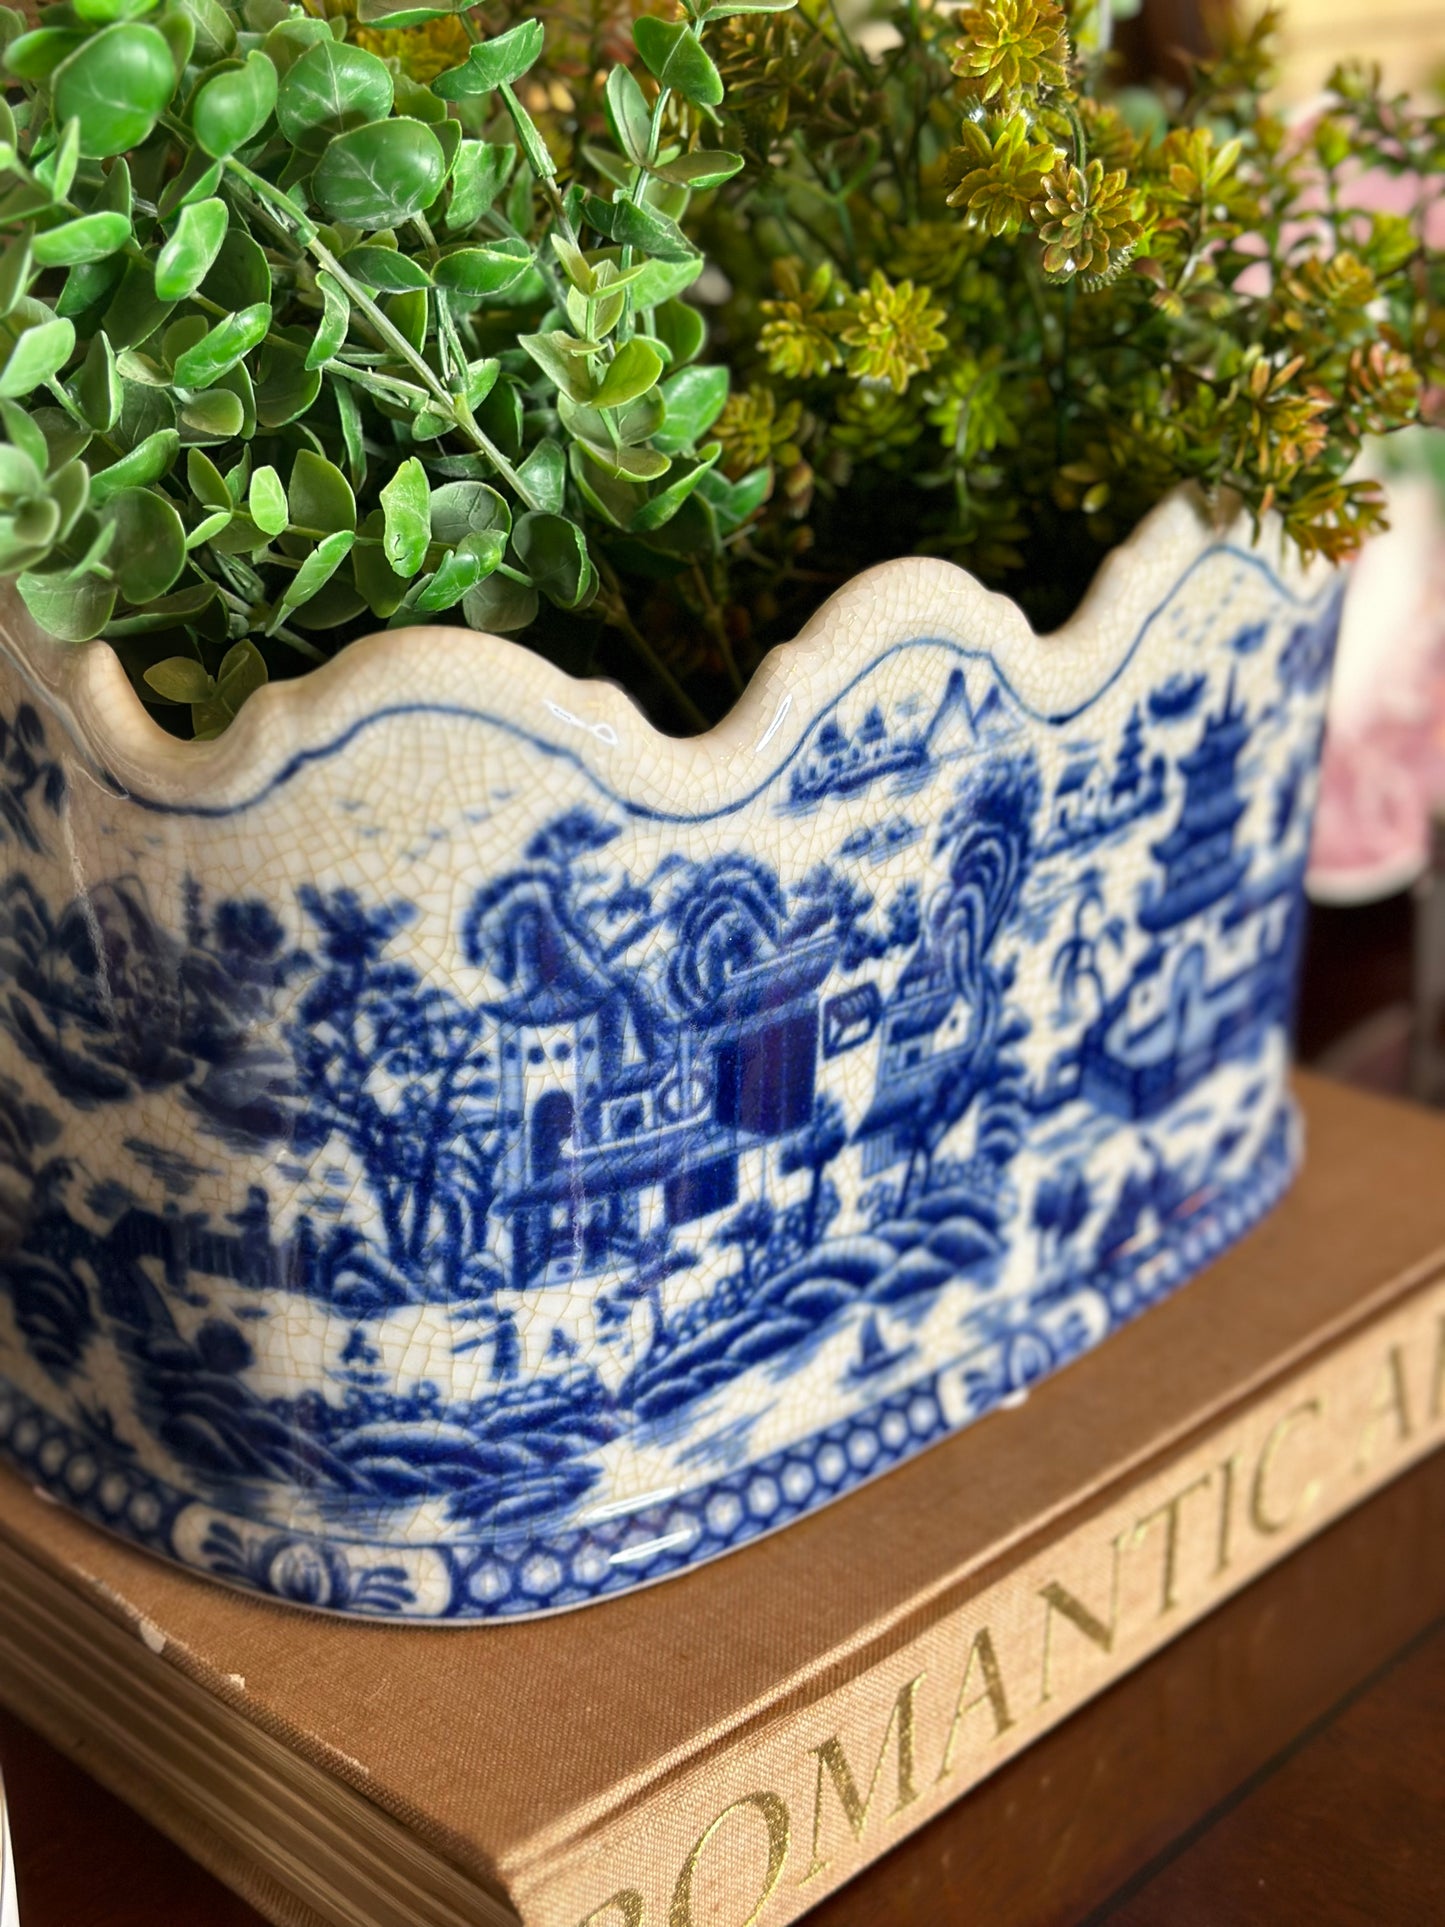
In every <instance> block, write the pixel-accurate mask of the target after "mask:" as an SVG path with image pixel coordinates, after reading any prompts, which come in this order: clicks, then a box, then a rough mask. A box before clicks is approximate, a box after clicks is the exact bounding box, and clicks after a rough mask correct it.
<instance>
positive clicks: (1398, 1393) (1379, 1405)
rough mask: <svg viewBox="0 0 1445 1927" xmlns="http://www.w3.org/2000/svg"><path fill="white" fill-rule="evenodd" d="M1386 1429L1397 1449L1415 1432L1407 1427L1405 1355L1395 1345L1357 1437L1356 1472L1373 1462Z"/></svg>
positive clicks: (1388, 1355)
mask: <svg viewBox="0 0 1445 1927" xmlns="http://www.w3.org/2000/svg"><path fill="white" fill-rule="evenodd" d="M1386 1425H1389V1426H1391V1427H1392V1429H1393V1431H1394V1435H1395V1443H1396V1444H1397V1445H1403V1444H1404V1443H1405V1441H1406V1439H1408V1438H1409V1437H1410V1434H1411V1432H1412V1431H1413V1430H1414V1427H1413V1426H1412V1425H1411V1423H1410V1394H1409V1388H1408V1386H1407V1385H1406V1383H1405V1355H1404V1353H1403V1352H1402V1351H1401V1349H1400V1347H1399V1346H1398V1345H1392V1346H1391V1347H1390V1349H1389V1350H1388V1351H1387V1352H1386V1353H1385V1358H1384V1363H1383V1364H1382V1365H1381V1366H1380V1371H1379V1376H1378V1378H1377V1379H1376V1381H1375V1395H1374V1397H1373V1398H1372V1399H1371V1401H1370V1409H1369V1412H1368V1414H1367V1416H1366V1419H1365V1429H1364V1431H1363V1432H1361V1434H1360V1449H1359V1451H1358V1452H1357V1453H1356V1454H1355V1470H1356V1471H1357V1472H1363V1471H1364V1470H1365V1469H1366V1468H1367V1466H1368V1465H1369V1463H1370V1461H1371V1459H1373V1458H1374V1456H1375V1448H1376V1446H1377V1445H1378V1444H1379V1442H1380V1433H1381V1431H1382V1429H1383V1428H1384V1427H1385V1426H1386Z"/></svg>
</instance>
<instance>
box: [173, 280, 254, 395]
mask: <svg viewBox="0 0 1445 1927" xmlns="http://www.w3.org/2000/svg"><path fill="white" fill-rule="evenodd" d="M270 326H271V309H270V306H269V304H268V303H267V302H264V301H258V302H256V303H255V305H254V306H253V307H249V308H242V310H241V312H240V313H239V314H232V315H227V316H226V318H225V320H224V321H218V322H217V323H216V325H215V327H214V328H212V329H210V330H209V332H208V333H206V334H205V335H204V336H203V337H202V338H201V340H199V341H198V342H197V343H196V344H195V346H194V347H193V348H187V349H186V351H185V353H184V354H182V355H180V356H178V357H177V360H176V365H175V367H174V368H173V369H172V371H171V372H172V374H173V375H174V377H175V382H176V386H177V387H178V388H210V387H213V386H214V385H215V383H216V382H217V381H218V380H219V379H220V377H221V376H222V375H224V374H225V373H226V372H227V371H228V370H229V369H231V368H234V367H235V365H236V363H237V362H238V361H240V360H242V359H243V358H244V357H245V356H246V355H248V354H250V352H251V350H252V349H253V348H254V347H255V346H256V345H257V343H258V342H261V341H264V340H265V338H266V332H267V330H268V329H269V328H270Z"/></svg>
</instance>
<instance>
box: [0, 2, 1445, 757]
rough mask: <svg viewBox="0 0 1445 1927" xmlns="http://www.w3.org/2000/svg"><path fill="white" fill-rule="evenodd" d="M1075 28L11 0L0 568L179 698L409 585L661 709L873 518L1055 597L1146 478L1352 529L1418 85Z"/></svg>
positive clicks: (685, 722)
mask: <svg viewBox="0 0 1445 1927" xmlns="http://www.w3.org/2000/svg"><path fill="white" fill-rule="evenodd" d="M1109 20H1110V9H1109V7H1108V5H1107V4H1106V0H1069V3H1068V4H1065V3H1064V0H971V3H970V4H965V5H963V6H962V7H960V8H958V9H957V10H955V9H953V8H952V7H947V6H942V7H940V6H936V5H929V4H925V3H924V0H909V3H908V4H906V5H903V6H890V5H883V4H875V3H874V0H837V3H836V4H835V0H800V4H798V5H797V6H796V8H795V7H794V0H715V3H714V0H683V4H681V5H680V6H679V5H677V4H676V0H566V4H565V5H564V6H561V7H559V8H557V9H555V10H551V11H549V12H548V13H547V14H546V15H545V16H542V17H538V16H537V15H536V14H535V13H534V12H533V11H531V10H530V7H528V6H527V5H525V4H521V0H486V4H484V5H483V6H480V7H476V8H470V9H469V8H465V7H460V6H448V5H445V4H442V5H421V6H415V7H407V6H405V5H404V4H399V0H308V5H307V6H302V5H299V4H291V0H63V3H62V4H58V5H52V6H49V7H46V8H44V9H42V12H41V15H40V24H39V25H38V26H31V25H29V23H28V22H27V21H25V20H24V19H22V18H21V16H20V15H19V14H18V13H14V12H12V11H9V10H8V9H0V44H3V49H4V64H5V71H6V74H7V76H8V86H7V93H6V102H5V104H3V105H0V429H3V433H4V441H3V442H0V575H5V576H9V577H13V578H15V579H16V580H17V582H18V589H19V593H20V594H21V595H22V596H23V598H24V600H25V602H26V603H27V605H28V606H29V608H30V609H31V611H32V612H33V613H34V615H35V616H36V618H37V619H38V620H39V621H40V622H41V623H42V624H43V625H44V627H45V628H47V629H48V630H49V631H50V632H51V633H52V634H54V635H55V636H58V637H60V638H63V639H72V640H76V641H80V640H84V639H87V638H90V637H94V636H98V635H104V636H106V637H107V638H109V639H110V640H111V641H112V642H113V643H114V644H115V646H116V648H117V649H118V650H119V651H120V653H121V656H122V659H123V661H124V662H125V663H126V665H127V668H128V669H129V671H130V673H131V675H132V677H133V679H134V681H135V683H136V686H137V688H138V689H139V690H140V692H141V694H142V695H143V696H144V697H145V699H146V700H147V701H149V702H151V703H153V704H156V705H157V706H158V713H159V714H160V715H161V716H162V718H163V719H164V720H166V721H167V722H168V723H170V724H171V725H172V726H173V727H175V728H177V729H178V730H180V731H181V732H183V733H184V732H187V731H189V732H192V733H195V734H198V735H203V736H205V735H213V734H215V733H216V732H217V731H219V730H220V729H222V728H224V727H225V726H226V724H227V723H228V722H229V720H230V719H231V718H232V717H233V716H234V714H235V712H236V710H237V708H238V707H239V705H240V703H241V702H242V701H243V700H244V699H245V698H246V696H248V695H249V694H250V693H251V692H252V691H253V690H255V689H256V688H257V687H258V686H260V684H261V683H263V682H264V681H266V680H267V679H268V677H280V676H288V675H295V674H297V673H299V672H300V671H302V670H304V669H306V668H307V667H309V666H310V665H311V664H313V663H315V662H317V661H320V660H322V659H324V658H325V657H327V656H329V655H331V654H334V653H335V651H336V650H337V649H338V648H340V647H342V646H344V645H345V644H346V643H347V642H348V641H350V640H352V639H353V638H355V637H358V636H361V635H364V634H367V633H369V632H371V631H373V630H375V629H376V628H378V627H380V626H384V625H387V624H391V625H394V626H402V625H408V624H414V623H418V622H425V621H428V620H431V619H433V618H440V619H443V620H446V621H451V622H456V621H459V620H460V621H464V622H466V623H469V624H471V625H472V626H474V627H476V628H480V629H486V630H492V631H500V632H502V633H510V634H515V635H517V636H518V637H519V638H520V639H521V640H523V641H525V642H527V643H528V644H529V645H530V646H532V647H534V648H536V649H538V650H540V651H542V652H543V653H545V654H548V655H549V656H551V657H552V658H553V659H554V660H556V661H557V662H559V663H560V664H562V665H563V666H564V667H565V668H567V669H569V670H571V671H573V672H574V673H592V672H600V673H607V674H611V675H614V676H617V677H618V678H619V679H620V680H622V681H623V682H624V683H626V685H627V686H628V687H629V688H630V689H632V690H633V692H634V693H635V694H636V695H638V697H639V698H640V699H641V700H642V701H643V703H644V706H645V707H646V708H648V710H649V711H650V713H652V714H653V715H654V716H655V717H656V718H657V720H659V721H660V722H662V723H664V724H667V725H670V726H674V727H684V728H696V727H699V726H701V725H702V724H704V723H706V722H708V721H710V720H712V719H714V718H715V717H716V716H717V715H718V714H720V713H721V712H722V711H723V710H724V709H726V708H727V707H728V705H729V704H730V703H731V701H732V700H733V699H734V697H735V696H736V694H737V692H738V691H739V690H740V689H741V687H742V686H743V684H744V682H745V680H746V678H747V676H748V675H749V674H750V673H751V672H752V670H753V668H754V667H755V666H756V663H757V661H758V659H759V657H760V655H761V653H762V652H763V650H764V649H766V648H767V647H768V646H770V645H771V643H773V642H775V641H778V640H781V639H783V638H784V637H786V636H788V635H790V634H792V633H795V632H796V630H797V628H798V627H799V626H800V624H801V622H802V620H803V619H804V618H805V617H806V615H807V614H808V612H809V610H810V608H811V607H813V606H815V605H816V603H817V601H818V600H819V599H820V598H821V597H822V595H823V594H825V593H826V592H827V591H828V590H829V589H830V588H833V587H835V586H838V585H839V584H841V583H842V582H843V581H844V580H846V579H847V578H848V576H850V575H851V574H853V573H855V572H856V571H857V570H858V569H859V568H861V567H864V566H866V565H867V564H868V563H869V562H872V561H876V560H879V559H882V558H884V557H886V556H889V555H894V554H902V553H908V552H912V551H916V550H923V551H931V552H934V553H939V554H944V555H948V556H950V557H953V558H954V559H956V560H958V561H960V562H962V563H963V564H964V565H965V566H967V567H969V568H971V569H972V570H973V571H974V572H975V573H976V574H978V575H980V576H981V577H982V578H983V579H984V580H986V581H989V582H991V583H994V584H997V585H998V586H1001V587H1004V588H1007V589H1009V590H1011V591H1012V592H1014V593H1015V594H1017V595H1018V596H1019V599H1020V600H1021V601H1022V602H1023V603H1024V605H1025V607H1026V608H1028V609H1029V611H1030V613H1031V614H1032V615H1033V616H1034V618H1035V620H1036V621H1039V622H1041V623H1042V622H1048V621H1053V620H1057V619H1058V618H1060V617H1061V616H1063V615H1064V614H1066V613H1067V612H1068V609H1069V608H1070V607H1071V606H1072V605H1073V603H1074V602H1075V601H1076V600H1077V597H1078V595H1079V593H1080V591H1081V589H1082V588H1083V586H1084V584H1085V583H1086V581H1087V579H1088V576H1089V574H1090V573H1091V572H1092V569H1093V567H1094V565H1095V563H1096V562H1097V560H1098V557H1099V556H1100V554H1101V553H1102V552H1103V549H1104V548H1105V547H1106V546H1107V545H1108V544H1110V543H1112V542H1114V541H1117V540H1118V539H1120V538H1121V537H1122V536H1123V535H1125V534H1126V533H1127V532H1128V530H1129V529H1130V528H1131V527H1132V526H1133V525H1134V524H1135V523H1136V522H1137V521H1138V520H1139V519H1140V517H1141V516H1142V515H1143V514H1144V513H1146V512H1147V510H1148V509H1149V508H1150V507H1151V506H1152V504H1153V503H1154V502H1155V501H1157V500H1158V499H1159V497H1160V496H1161V495H1163V494H1164V493H1166V492H1167V490H1168V489H1169V488H1171V487H1172V486H1174V485H1175V484H1176V483H1178V482H1180V481H1190V480H1192V481H1194V482H1196V483H1198V484H1199V485H1200V486H1201V487H1202V488H1203V490H1204V492H1205V494H1206V495H1207V496H1209V497H1211V498H1217V497H1220V496H1222V495H1223V494H1224V493H1225V492H1226V491H1228V492H1230V493H1231V494H1232V495H1234V496H1237V497H1240V498H1242V499H1243V500H1244V501H1245V503H1246V504H1247V505H1248V506H1249V507H1250V508H1251V509H1252V510H1253V511H1254V512H1255V513H1256V514H1262V513H1263V512H1264V511H1265V510H1266V509H1270V508H1274V509H1277V510H1278V511H1279V512H1280V513H1281V514H1282V516H1283V518H1284V522H1285V526H1286V528H1287V530H1288V532H1289V533H1290V535H1291V536H1292V537H1293V538H1294V539H1295V541H1296V542H1297V543H1298V544H1299V545H1300V546H1301V547H1302V548H1304V549H1306V550H1322V551H1324V552H1325V553H1327V554H1331V555H1336V556H1344V555H1347V554H1348V553H1350V552H1351V550H1352V549H1353V548H1354V547H1355V546H1356V545H1357V544H1358V542H1359V540H1360V539H1361V538H1362V537H1363V535H1364V534H1366V533H1367V532H1368V530H1369V529H1370V527H1371V526H1373V525H1374V523H1375V522H1376V521H1377V520H1378V517H1379V504H1378V501H1377V499H1376V497H1375V496H1374V494H1373V492H1372V489H1371V486H1370V485H1369V484H1366V483H1361V482H1358V481H1357V480H1355V479H1354V478H1353V477H1352V476H1351V474H1350V472H1349V471H1350V468H1351V464H1352V463H1353V461H1354V459H1355V456H1356V454H1357V453H1358V451H1359V448H1360V445H1361V442H1362V439H1363V437H1364V436H1365V435H1366V434H1373V433H1377V432H1381V431H1387V430H1390V429H1393V428H1396V427H1399V426H1402V425H1404V424H1406V423H1408V422H1411V421H1415V420H1417V419H1420V418H1421V416H1422V413H1424V412H1425V405H1426V403H1427V402H1428V399H1429V396H1430V394H1431V392H1432V384H1433V386H1434V387H1435V388H1437V389H1438V388H1439V386H1440V385H1441V384H1442V383H1445V263H1442V257H1441V254H1440V252H1439V250H1438V249H1436V250H1432V249H1430V248H1429V247H1427V246H1426V245H1425V242H1424V239H1423V228H1424V215H1425V211H1426V205H1427V203H1428V200H1429V198H1430V196H1431V194H1432V193H1433V192H1434V188H1433V186H1432V183H1433V182H1437V181H1438V179H1439V178H1440V175H1441V173H1442V170H1445V116H1442V115H1441V114H1440V113H1439V112H1438V111H1434V110H1430V109H1428V108H1425V107H1420V106H1415V105H1412V104H1411V103H1409V102H1407V101H1404V100H1396V99H1392V98H1390V97H1389V96H1388V95H1386V94H1385V93H1384V92H1383V91H1382V89H1381V87H1380V84H1379V80H1378V76H1377V75H1372V74H1371V73H1369V72H1368V71H1348V72H1346V71H1342V72H1341V73H1340V74H1339V75H1337V76H1336V77H1335V80H1334V82H1333V83H1332V87H1333V92H1332V96H1331V100H1330V103H1329V107H1328V111H1327V112H1326V113H1325V114H1324V115H1323V116H1322V117H1321V118H1320V119H1319V120H1318V122H1317V124H1315V125H1313V126H1312V127H1309V128H1304V129H1290V128H1287V127H1286V126H1285V125H1284V124H1283V123H1282V122H1281V121H1280V120H1279V119H1278V118H1277V117H1276V116H1275V115H1274V113H1273V112H1272V111H1271V108H1270V106H1269V100H1268V87H1269V84H1270V80H1271V68H1270V52H1269V36H1270V32H1271V22H1270V20H1269V19H1268V18H1266V19H1265V21H1263V22H1262V23H1260V24H1258V25H1256V26H1253V27H1249V28H1247V29H1244V30H1241V31H1239V32H1237V33H1234V34H1233V35H1232V37H1227V38H1226V40H1225V41H1224V43H1223V44H1222V45H1221V47H1220V50H1219V53H1218V55H1217V57H1216V58H1214V59H1212V60H1210V61H1208V62H1204V63H1201V64H1200V65H1199V66H1198V68H1197V70H1196V72H1195V74H1194V76H1193V79H1192V82H1191V84H1190V85H1189V86H1188V87H1187V88H1185V89H1182V90H1174V91H1172V92H1171V91H1170V90H1168V89H1156V90H1152V91H1148V92H1146V91H1143V90H1140V89H1127V88H1122V87H1120V86H1119V85H1118V84H1117V82H1116V78H1115V69H1114V67H1113V64H1112V62H1111V59H1110V54H1109ZM544 22H545V24H544ZM1362 176H1364V177H1369V178H1374V177H1379V176H1390V177H1393V178H1395V179H1396V180H1403V181H1405V182H1407V183H1408V182H1411V181H1413V182H1415V183H1416V184H1417V190H1418V191H1417V193H1416V204H1415V207H1414V210H1413V213H1412V214H1410V215H1402V214H1382V213H1371V212H1368V211H1367V210H1366V209H1365V208H1364V207H1362V206H1361V204H1360V196H1359V194H1358V193H1357V188H1358V186H1359V183H1360V180H1361V178H1362ZM705 267H706V268H707V273H706V275H704V269H705Z"/></svg>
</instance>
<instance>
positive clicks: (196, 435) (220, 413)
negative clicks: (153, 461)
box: [180, 388, 246, 442]
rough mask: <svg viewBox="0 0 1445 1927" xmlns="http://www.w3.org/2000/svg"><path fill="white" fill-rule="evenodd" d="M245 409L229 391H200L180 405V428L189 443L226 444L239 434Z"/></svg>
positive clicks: (237, 397) (243, 420) (236, 396)
mask: <svg viewBox="0 0 1445 1927" xmlns="http://www.w3.org/2000/svg"><path fill="white" fill-rule="evenodd" d="M245 421H246V410H245V408H244V407H243V406H242V403H241V398H240V396H239V395H233V394H232V393H231V391H230V389H229V388H203V389H202V390H201V391H200V393H199V394H196V395H192V396H191V398H190V400H189V401H187V402H183V403H182V404H181V411H180V427H181V433H182V436H183V438H184V439H185V440H186V441H188V442H192V441H200V442H225V441H230V440H232V438H233V437H235V436H237V435H239V434H240V433H241V430H242V428H243V427H244V426H245Z"/></svg>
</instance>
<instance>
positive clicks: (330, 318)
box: [306, 271, 351, 368]
mask: <svg viewBox="0 0 1445 1927" xmlns="http://www.w3.org/2000/svg"><path fill="white" fill-rule="evenodd" d="M316 287H317V290H318V292H319V293H320V296H321V301H322V311H321V322H320V325H319V326H318V328H317V330H316V334H315V337H314V339H313V340H312V343H311V346H310V347H309V348H308V349H307V350H306V366H307V367H308V368H324V367H325V366H326V364H327V362H328V361H330V360H331V359H332V357H333V356H334V355H335V354H336V352H337V350H338V349H339V348H340V347H341V344H342V343H343V342H344V341H345V340H346V331H347V329H348V328H349V327H350V326H351V303H350V302H349V301H348V300H347V298H346V295H345V293H344V292H343V290H342V288H341V286H340V284H339V283H338V282H337V281H336V280H335V279H334V278H333V276H331V275H329V274H327V273H325V272H324V271H323V272H322V273H321V274H318V275H317V277H316Z"/></svg>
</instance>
